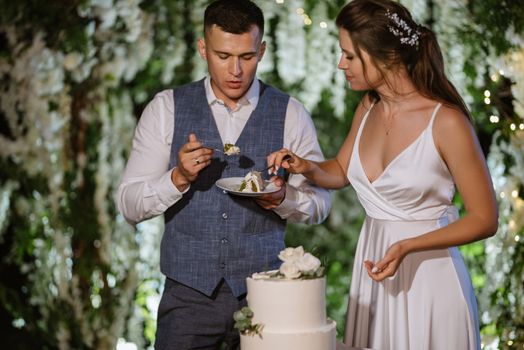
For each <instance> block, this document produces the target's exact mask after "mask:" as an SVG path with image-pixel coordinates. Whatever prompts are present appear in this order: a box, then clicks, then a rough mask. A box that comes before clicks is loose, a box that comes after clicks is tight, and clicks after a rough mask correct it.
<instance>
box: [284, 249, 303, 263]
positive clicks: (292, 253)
mask: <svg viewBox="0 0 524 350" xmlns="http://www.w3.org/2000/svg"><path fill="white" fill-rule="evenodd" d="M302 256H304V248H302V246H299V247H296V248H292V247H289V248H286V249H284V250H282V251H281V252H280V254H278V258H279V259H280V260H282V261H283V262H287V261H290V262H294V261H296V260H298V259H300V258H301V257H302Z"/></svg>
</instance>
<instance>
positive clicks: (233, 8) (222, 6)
mask: <svg viewBox="0 0 524 350" xmlns="http://www.w3.org/2000/svg"><path fill="white" fill-rule="evenodd" d="M214 24H216V25H217V26H218V27H219V28H220V29H222V30H223V31H224V32H227V33H231V34H244V33H247V32H249V31H250V30H251V27H252V26H253V25H256V26H257V27H258V28H259V29H260V36H261V37H262V34H263V33H264V15H263V14H262V10H261V9H260V8H259V7H258V6H257V5H256V4H255V3H253V2H252V1H250V0H217V1H214V2H212V3H211V4H210V5H209V6H208V7H207V8H206V11H205V13H204V30H205V31H207V30H208V29H209V28H211V26H213V25H214Z"/></svg>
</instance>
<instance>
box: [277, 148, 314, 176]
mask: <svg viewBox="0 0 524 350" xmlns="http://www.w3.org/2000/svg"><path fill="white" fill-rule="evenodd" d="M267 164H273V167H271V168H270V169H269V170H270V173H273V174H276V172H277V171H278V169H279V168H280V167H282V168H284V169H286V170H287V171H288V172H290V173H292V174H303V173H305V172H307V171H309V170H310V168H311V164H310V162H309V161H308V160H307V159H303V158H300V157H299V156H297V155H296V154H294V153H293V152H291V151H290V150H288V149H287V148H282V149H281V150H279V151H276V152H273V153H271V154H270V155H268V156H267Z"/></svg>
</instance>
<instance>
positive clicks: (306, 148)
mask: <svg viewBox="0 0 524 350" xmlns="http://www.w3.org/2000/svg"><path fill="white" fill-rule="evenodd" d="M284 148H287V149H289V150H290V151H292V152H293V153H295V154H297V155H300V156H301V157H304V158H307V159H311V160H315V161H322V160H324V156H323V154H322V151H321V149H320V145H319V144H318V138H317V133H316V130H315V125H314V124H313V121H312V120H311V116H310V115H309V113H308V112H307V110H306V109H305V108H304V106H303V105H302V104H301V103H299V102H298V101H297V100H296V99H294V98H290V100H289V104H288V107H287V112H286V121H285V126H284ZM330 209H331V193H330V192H329V191H328V190H326V189H323V188H320V187H316V186H314V185H312V184H311V183H310V182H309V181H308V180H307V179H306V178H305V177H304V176H302V175H299V174H290V175H289V179H288V182H287V184H286V193H285V197H284V200H283V201H282V203H281V204H280V205H279V206H277V207H276V208H274V209H273V210H274V211H275V212H276V213H277V214H278V215H279V216H280V217H282V218H283V219H287V220H289V222H294V223H308V224H316V223H320V222H322V221H324V220H325V219H326V217H327V216H328V214H329V211H330Z"/></svg>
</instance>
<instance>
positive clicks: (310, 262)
mask: <svg viewBox="0 0 524 350" xmlns="http://www.w3.org/2000/svg"><path fill="white" fill-rule="evenodd" d="M295 265H296V266H297V268H298V269H299V270H300V271H301V272H302V273H305V274H308V275H310V274H314V273H315V272H316V271H317V269H318V268H319V267H320V260H319V259H317V258H316V257H314V256H313V255H312V254H310V253H305V254H304V255H303V256H302V257H301V258H300V259H298V260H297V261H295Z"/></svg>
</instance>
